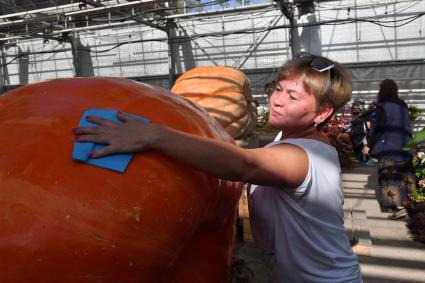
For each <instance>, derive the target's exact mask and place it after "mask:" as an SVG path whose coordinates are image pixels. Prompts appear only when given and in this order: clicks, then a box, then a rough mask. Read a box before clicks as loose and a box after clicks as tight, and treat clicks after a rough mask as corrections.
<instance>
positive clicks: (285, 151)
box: [255, 143, 309, 188]
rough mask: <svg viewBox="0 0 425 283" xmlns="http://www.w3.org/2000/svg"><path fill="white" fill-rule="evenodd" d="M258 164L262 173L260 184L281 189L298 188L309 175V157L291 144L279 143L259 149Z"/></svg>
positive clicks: (302, 150)
mask: <svg viewBox="0 0 425 283" xmlns="http://www.w3.org/2000/svg"><path fill="white" fill-rule="evenodd" d="M255 151H256V154H255V156H256V162H255V163H256V164H257V165H258V166H259V169H260V170H261V171H262V174H260V176H263V177H266V179H261V180H258V181H259V183H260V184H265V185H274V186H279V187H288V188H293V187H298V186H299V185H301V184H302V183H303V181H304V179H305V178H306V176H307V173H308V165H309V161H308V155H307V152H306V151H305V150H304V149H303V148H302V147H300V146H298V145H295V144H290V143H279V144H275V145H272V146H269V147H265V148H261V149H257V150H255Z"/></svg>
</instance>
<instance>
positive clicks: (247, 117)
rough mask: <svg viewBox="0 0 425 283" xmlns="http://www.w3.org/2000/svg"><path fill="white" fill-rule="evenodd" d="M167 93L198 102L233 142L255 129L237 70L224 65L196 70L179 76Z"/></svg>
mask: <svg viewBox="0 0 425 283" xmlns="http://www.w3.org/2000/svg"><path fill="white" fill-rule="evenodd" d="M171 91H172V92H174V93H175V94H177V95H180V96H183V97H185V98H188V99H190V100H192V101H194V102H196V103H198V104H199V105H200V106H201V107H202V108H204V109H205V110H207V111H208V113H210V115H211V116H213V117H214V118H215V119H216V120H217V121H218V122H219V123H220V124H221V125H222V126H223V128H225V130H226V131H227V132H228V133H229V134H230V135H231V136H232V137H233V138H234V139H238V138H241V137H243V136H246V135H248V134H250V133H251V132H253V130H254V129H255V126H256V124H257V107H256V105H255V103H254V100H253V97H252V92H251V87H250V83H249V80H248V78H247V77H246V76H245V74H244V73H242V72H241V71H239V70H236V69H233V68H231V67H224V66H203V67H196V68H194V69H192V70H190V71H188V72H186V73H184V74H183V75H181V76H180V77H179V78H178V79H177V81H176V83H175V84H174V86H173V88H172V89H171Z"/></svg>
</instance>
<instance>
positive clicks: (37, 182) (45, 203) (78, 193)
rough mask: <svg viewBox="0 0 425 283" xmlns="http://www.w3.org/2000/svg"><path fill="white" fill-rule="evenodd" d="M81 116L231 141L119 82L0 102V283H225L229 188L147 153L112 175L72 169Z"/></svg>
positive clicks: (232, 186) (14, 94)
mask: <svg viewBox="0 0 425 283" xmlns="http://www.w3.org/2000/svg"><path fill="white" fill-rule="evenodd" d="M86 109H117V110H121V111H126V112H130V113H133V114H135V115H138V116H141V117H146V118H148V119H150V120H151V121H152V122H155V123H161V124H166V125H169V126H170V127H172V128H176V129H179V130H182V131H185V132H189V133H193V134H196V135H201V136H208V137H212V138H215V139H219V140H224V141H228V142H231V140H232V139H231V138H230V136H229V135H228V134H227V133H226V132H225V131H224V130H223V129H222V127H221V126H219V125H218V124H217V122H216V121H215V120H214V119H212V118H211V117H210V116H209V115H208V114H206V113H205V112H204V111H203V110H201V109H199V107H197V106H195V105H193V104H192V103H190V102H188V101H186V100H184V99H183V98H181V97H178V96H175V95H173V94H171V93H169V92H168V91H166V90H163V89H161V88H156V87H152V86H149V85H145V84H140V83H136V82H133V81H130V80H126V79H119V78H76V79H57V80H52V81H45V82H40V83H36V84H32V85H27V86H25V87H21V88H18V89H16V90H14V91H11V92H9V93H7V94H5V95H2V96H0V121H1V122H0V132H1V135H0V282H4V283H6V282H7V283H15V282H16V283H18V282H19V283H23V282H32V283H36V282H40V283H41V282H43V283H46V282H47V283H59V282H60V283H68V282H69V283H78V282H110V283H126V282H155V283H157V282H211V283H216V282H228V280H229V267H230V255H231V249H232V245H233V240H234V232H235V231H234V229H235V225H234V224H235V211H236V209H235V207H236V203H237V200H238V198H239V196H240V193H241V187H240V184H238V183H231V182H226V181H223V180H219V179H216V178H213V177H211V176H208V175H206V174H203V173H201V172H198V171H195V170H191V169H189V168H188V167H185V166H183V165H182V164H180V163H178V162H176V161H174V160H171V159H169V158H167V157H165V156H163V155H161V154H159V153H157V152H154V151H150V152H145V153H142V154H136V155H135V157H134V158H133V160H132V161H131V163H130V165H129V167H128V168H127V171H126V172H125V173H124V174H120V173H116V172H113V171H110V170H107V169H102V168H98V167H94V166H90V165H86V164H83V163H79V162H77V161H73V160H72V158H71V155H72V147H73V137H72V135H71V129H72V128H73V127H75V126H77V124H78V122H79V119H80V116H81V114H82V113H83V111H84V110H86ZM206 162H208V161H207V160H206Z"/></svg>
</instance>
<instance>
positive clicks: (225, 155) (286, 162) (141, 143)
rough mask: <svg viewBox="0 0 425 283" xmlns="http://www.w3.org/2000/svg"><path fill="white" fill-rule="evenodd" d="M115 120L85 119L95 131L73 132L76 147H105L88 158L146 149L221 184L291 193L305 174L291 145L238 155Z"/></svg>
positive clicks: (211, 143) (223, 146)
mask: <svg viewBox="0 0 425 283" xmlns="http://www.w3.org/2000/svg"><path fill="white" fill-rule="evenodd" d="M118 118H119V119H120V120H122V121H123V122H124V123H123V124H118V123H115V122H113V121H110V120H106V119H102V118H99V117H88V118H87V120H89V121H91V122H94V123H96V124H98V126H97V127H81V128H76V129H74V135H75V138H76V140H77V141H90V142H95V143H101V144H105V145H106V146H105V147H104V148H103V149H102V150H100V151H98V152H93V153H92V154H91V157H92V158H96V157H101V156H104V155H107V154H112V153H117V152H138V151H144V150H149V149H152V150H158V151H160V152H162V153H163V154H165V155H167V156H169V157H171V158H174V159H176V160H179V161H180V162H183V163H185V164H187V165H188V166H190V167H192V168H195V169H197V170H200V171H203V172H206V173H208V174H210V175H213V176H216V177H219V178H222V179H226V180H232V181H244V182H250V183H255V184H262V185H272V186H278V187H296V186H298V185H300V184H301V183H302V182H303V180H304V179H305V176H306V174H307V168H308V158H307V154H306V153H305V151H304V150H303V149H301V148H300V147H298V146H295V145H290V144H280V145H277V146H272V147H267V148H259V149H244V148H241V147H239V146H236V145H233V144H229V143H225V142H221V141H217V140H213V139H210V138H205V137H199V136H196V135H191V134H187V133H184V132H181V131H177V130H174V129H171V128H169V127H166V126H163V125H160V124H155V123H148V124H145V123H143V122H140V121H139V120H137V119H135V118H133V117H131V116H129V115H126V114H122V113H119V114H118Z"/></svg>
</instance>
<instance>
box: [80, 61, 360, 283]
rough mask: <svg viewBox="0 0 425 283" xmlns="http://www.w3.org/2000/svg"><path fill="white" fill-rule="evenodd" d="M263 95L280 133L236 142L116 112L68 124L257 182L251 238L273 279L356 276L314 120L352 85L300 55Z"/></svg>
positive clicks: (85, 136) (330, 65)
mask: <svg viewBox="0 0 425 283" xmlns="http://www.w3.org/2000/svg"><path fill="white" fill-rule="evenodd" d="M276 81H277V84H276V88H275V89H274V91H273V94H272V95H271V98H270V117H269V123H270V125H271V126H273V127H275V128H277V129H279V130H281V131H282V132H283V136H282V138H281V139H280V140H277V141H275V142H272V143H270V144H269V145H267V146H266V147H264V148H255V149H244V148H241V147H238V146H236V145H233V144H229V143H223V142H219V141H216V140H213V139H209V138H204V137H199V136H194V135H191V134H188V133H184V132H180V131H177V130H174V129H171V128H169V127H167V126H164V125H160V124H156V123H149V124H144V123H142V122H139V121H138V120H136V119H134V118H132V117H131V116H129V115H125V114H123V113H119V114H118V118H119V119H120V120H121V121H123V122H124V123H122V124H118V123H114V122H112V121H109V120H105V119H101V118H98V117H87V120H89V121H91V122H94V123H96V124H98V126H97V127H81V128H76V129H73V133H74V135H75V139H76V140H77V141H82V142H86V141H87V142H95V143H101V144H105V145H106V146H105V147H104V148H103V149H102V150H100V151H98V152H93V153H92V154H91V157H93V158H96V157H100V156H104V155H107V154H112V153H116V152H143V151H147V150H155V151H160V152H161V153H163V154H165V155H167V156H169V157H170V158H173V159H176V160H179V161H180V162H183V163H184V164H186V165H187V166H191V167H192V168H194V169H197V170H200V171H203V172H205V173H207V174H210V175H213V176H216V177H218V178H222V179H227V180H232V181H244V182H248V183H252V184H257V185H258V186H257V187H256V188H255V190H253V191H251V192H250V194H249V211H250V221H251V227H252V233H253V236H254V239H255V241H256V242H257V243H258V245H259V246H260V247H261V248H262V249H263V250H264V252H265V255H267V263H268V264H269V266H270V268H271V270H272V274H273V282H281V283H283V282H292V283H297V282H312V283H313V282H317V283H319V282H320V283H323V282H334V283H335V282H341V283H347V282H352V283H358V282H362V278H361V273H360V267H359V263H358V260H357V256H356V255H355V254H354V253H353V251H352V249H351V245H350V242H349V239H348V237H347V234H346V231H345V229H344V225H343V222H344V213H343V208H342V205H343V191H342V187H341V174H340V173H341V172H340V164H339V162H338V153H337V151H336V150H335V148H334V147H332V146H331V145H330V144H329V140H328V138H327V136H326V135H325V134H324V132H323V130H322V127H323V125H324V124H326V123H327V121H329V120H330V119H331V117H332V115H333V113H334V112H335V111H336V110H337V109H339V108H340V107H342V106H343V105H344V104H345V103H346V102H347V101H348V100H349V99H350V95H351V89H352V83H351V80H350V78H349V76H348V74H347V72H346V71H345V69H344V68H343V67H342V66H341V65H339V64H338V63H336V62H332V61H331V60H329V59H327V58H325V57H321V56H315V55H312V54H308V53H303V54H300V55H299V57H297V59H294V60H291V61H288V62H287V63H286V64H285V65H283V67H282V68H281V69H280V71H279V72H278V75H277V80H276Z"/></svg>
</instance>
